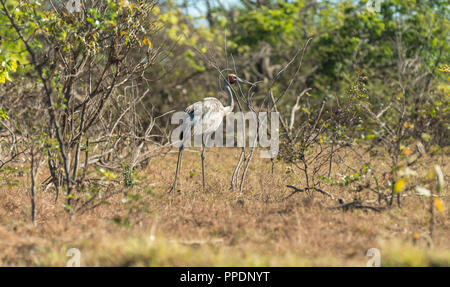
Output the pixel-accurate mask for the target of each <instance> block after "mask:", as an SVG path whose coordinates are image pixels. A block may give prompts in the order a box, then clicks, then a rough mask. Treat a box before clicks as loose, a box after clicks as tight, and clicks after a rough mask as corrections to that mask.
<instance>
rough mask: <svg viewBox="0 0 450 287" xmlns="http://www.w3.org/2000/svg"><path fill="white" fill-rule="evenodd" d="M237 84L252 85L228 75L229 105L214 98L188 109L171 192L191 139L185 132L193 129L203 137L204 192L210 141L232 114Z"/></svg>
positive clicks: (205, 99) (226, 89) (226, 85)
mask: <svg viewBox="0 0 450 287" xmlns="http://www.w3.org/2000/svg"><path fill="white" fill-rule="evenodd" d="M236 82H239V83H243V84H249V85H252V83H250V82H248V81H245V80H242V79H241V78H239V77H238V76H236V75H234V74H228V75H227V78H226V79H224V81H223V87H224V89H225V92H226V93H227V96H228V104H227V105H226V106H223V105H222V103H221V102H220V101H219V100H218V99H216V98H213V97H208V98H204V99H202V100H201V101H198V102H196V103H194V104H192V105H190V106H189V107H187V108H186V110H185V112H186V116H185V118H184V119H183V126H182V132H181V134H180V141H181V143H180V147H179V150H178V160H177V169H176V171H175V179H174V181H173V184H172V186H171V188H170V192H172V191H175V190H176V188H177V179H178V173H179V171H180V167H181V155H182V153H183V149H184V144H185V142H186V141H188V140H190V138H188V137H185V136H184V134H185V133H184V131H186V130H187V129H190V128H191V127H192V126H193V127H194V128H193V133H192V134H193V135H194V136H195V135H202V139H203V140H202V143H203V149H202V153H201V159H202V183H203V190H205V151H206V145H207V144H208V139H209V138H210V136H211V135H212V133H214V132H215V131H216V130H217V129H218V128H219V127H220V124H221V123H222V121H223V118H224V117H225V116H227V115H228V114H230V113H231V112H232V111H233V108H234V99H233V89H232V88H231V85H233V84H235V83H236Z"/></svg>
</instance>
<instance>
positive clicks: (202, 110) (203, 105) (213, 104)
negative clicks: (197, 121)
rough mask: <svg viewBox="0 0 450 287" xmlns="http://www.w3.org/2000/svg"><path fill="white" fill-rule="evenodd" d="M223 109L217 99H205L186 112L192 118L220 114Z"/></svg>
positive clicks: (188, 108) (191, 106)
mask: <svg viewBox="0 0 450 287" xmlns="http://www.w3.org/2000/svg"><path fill="white" fill-rule="evenodd" d="M222 109H223V105H222V103H221V102H220V101H219V100H218V99H216V98H204V99H203V100H201V101H198V102H196V103H194V104H192V105H190V106H189V107H187V108H186V110H185V112H186V113H187V114H189V115H190V116H191V119H192V118H195V117H201V116H202V115H206V114H209V113H211V112H220V111H221V110H222Z"/></svg>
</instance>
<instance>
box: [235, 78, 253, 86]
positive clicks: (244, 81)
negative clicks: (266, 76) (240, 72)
mask: <svg viewBox="0 0 450 287" xmlns="http://www.w3.org/2000/svg"><path fill="white" fill-rule="evenodd" d="M237 81H238V82H239V83H241V84H246V85H250V86H254V84H253V83H251V82H249V81H246V80H242V79H241V78H239V77H238V78H237Z"/></svg>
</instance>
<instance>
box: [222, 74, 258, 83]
mask: <svg viewBox="0 0 450 287" xmlns="http://www.w3.org/2000/svg"><path fill="white" fill-rule="evenodd" d="M227 80H228V83H230V84H235V83H236V82H239V83H242V84H247V85H253V84H252V83H250V82H249V81H246V80H242V79H241V78H239V77H238V76H236V75H235V74H228V76H227Z"/></svg>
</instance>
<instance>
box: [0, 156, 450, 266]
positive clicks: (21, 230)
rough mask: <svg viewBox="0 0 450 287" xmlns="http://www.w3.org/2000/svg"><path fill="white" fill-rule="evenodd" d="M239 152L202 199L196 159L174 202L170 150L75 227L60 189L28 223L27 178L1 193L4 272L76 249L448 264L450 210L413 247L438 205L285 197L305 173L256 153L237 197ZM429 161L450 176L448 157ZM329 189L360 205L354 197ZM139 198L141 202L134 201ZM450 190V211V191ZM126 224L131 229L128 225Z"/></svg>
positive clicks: (94, 254) (95, 260)
mask: <svg viewBox="0 0 450 287" xmlns="http://www.w3.org/2000/svg"><path fill="white" fill-rule="evenodd" d="M237 156H238V152H237V151H236V150H234V149H210V150H208V152H207V162H206V165H207V191H206V192H203V191H202V190H201V162H200V156H199V154H198V152H189V151H188V152H186V153H185V155H184V161H183V166H182V170H181V180H180V183H181V187H182V191H181V192H179V193H177V194H175V195H173V196H170V195H169V194H167V192H166V191H167V188H168V186H169V185H170V183H171V182H172V179H173V172H174V169H175V164H176V153H169V154H167V155H165V156H163V157H159V158H156V159H154V160H152V161H151V162H150V164H149V166H148V167H147V168H146V169H145V170H142V171H139V176H138V184H137V185H136V186H134V187H132V188H125V187H117V188H122V189H123V190H124V191H125V193H121V194H119V195H116V196H114V197H112V198H111V199H108V202H109V204H105V205H102V206H100V207H98V208H96V209H94V210H90V211H88V212H87V213H85V214H83V215H79V216H74V217H73V218H72V219H69V217H68V215H67V214H66V212H64V210H63V208H62V205H63V201H62V199H61V200H59V201H58V203H56V204H54V202H53V200H54V194H53V193H51V192H50V191H47V192H44V191H42V190H39V191H38V193H37V197H38V201H37V225H36V226H33V225H32V224H31V223H30V221H29V213H30V208H29V199H28V193H27V192H28V191H27V188H26V186H27V178H26V176H19V177H18V178H17V179H18V180H19V182H20V183H21V184H23V186H18V187H12V188H7V187H6V185H0V189H1V192H0V250H2V252H1V254H0V265H4V266H16V265H19V266H23V265H26V266H29V265H32V266H36V265H37V266H47V265H51V266H65V264H66V261H67V259H68V257H66V252H67V250H68V249H69V248H72V247H75V248H78V249H80V251H81V253H82V265H85V266H136V265H137V266H184V265H188V266H365V264H366V262H367V260H368V259H369V258H368V257H366V256H365V252H366V251H367V250H368V249H369V248H378V249H380V251H381V261H382V265H385V266H434V265H437V266H450V228H449V225H448V219H449V209H448V208H445V209H444V212H441V213H438V214H437V216H436V225H435V234H434V240H433V247H432V248H431V249H430V248H427V247H426V243H427V242H426V238H425V237H424V236H420V238H419V239H418V240H414V239H413V237H414V236H413V235H414V233H415V232H417V233H419V234H421V233H424V232H426V231H427V230H428V220H429V216H428V200H424V199H420V198H418V197H416V196H412V197H407V198H405V199H404V200H403V208H401V209H398V208H392V209H390V210H386V211H383V212H382V213H375V212H366V211H363V210H355V211H348V212H343V211H341V210H330V209H327V207H328V206H332V205H336V204H337V202H336V201H333V200H331V199H329V198H326V197H324V196H323V195H321V194H309V195H307V194H301V193H298V194H295V195H294V196H292V197H291V198H289V199H288V200H284V198H285V197H286V196H287V195H288V194H289V191H288V190H287V188H286V184H293V185H298V186H301V182H302V177H301V176H300V175H295V174H293V173H286V165H284V164H282V163H277V164H275V171H274V173H273V174H272V173H271V162H270V160H265V159H260V158H259V157H258V156H255V158H254V161H253V162H252V164H251V166H250V169H249V172H248V177H247V179H248V181H247V184H246V188H245V189H244V191H243V193H242V194H240V193H238V192H231V191H230V190H229V180H230V177H231V173H232V171H233V168H234V165H235V163H236V161H237ZM354 160H355V159H354ZM429 162H430V163H431V162H433V163H438V164H440V165H441V167H442V168H443V171H444V174H448V170H449V168H448V166H447V158H446V157H444V158H443V157H436V158H433V159H429ZM348 164H351V163H348ZM383 165H386V163H385V162H384V161H383V160H382V159H381V158H380V162H379V166H380V167H382V166H383ZM386 168H387V166H386ZM44 177H45V175H41V176H40V178H41V180H42V179H43V178H44ZM326 189H327V191H329V192H331V193H333V194H334V195H335V196H336V197H341V198H344V199H346V200H351V198H352V195H351V194H350V193H349V192H348V191H346V190H343V189H338V188H337V187H326ZM125 194H128V196H127V195H125ZM135 194H139V195H141V198H140V199H139V200H134V201H133V198H134V197H133V196H130V195H135ZM443 194H444V197H443V198H442V200H443V202H444V206H445V207H448V206H450V201H449V198H448V192H447V189H444V191H443ZM370 196H371V197H372V198H374V197H373V195H370ZM125 200H127V202H125V203H124V201H125ZM130 207H134V209H133V213H131V214H130V213H129V212H130ZM145 209H148V211H149V212H148V213H147V212H145ZM126 216H128V217H129V225H125V224H120V223H118V222H119V220H120V221H122V222H123V220H124V218H125V217H126Z"/></svg>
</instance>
